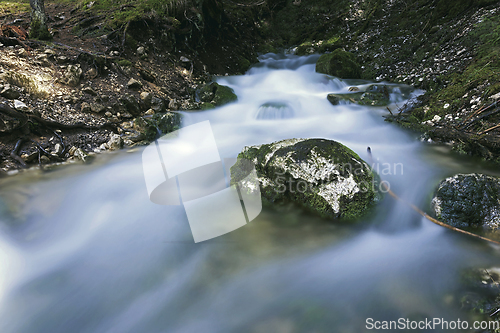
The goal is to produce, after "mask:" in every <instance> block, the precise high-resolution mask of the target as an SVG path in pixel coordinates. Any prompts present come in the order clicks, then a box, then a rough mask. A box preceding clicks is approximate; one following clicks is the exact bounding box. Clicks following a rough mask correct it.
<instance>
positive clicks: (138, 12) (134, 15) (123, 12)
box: [56, 0, 191, 29]
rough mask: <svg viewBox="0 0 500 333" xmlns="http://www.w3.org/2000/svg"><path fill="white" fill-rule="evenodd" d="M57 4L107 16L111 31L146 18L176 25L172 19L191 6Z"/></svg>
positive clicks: (183, 1)
mask: <svg viewBox="0 0 500 333" xmlns="http://www.w3.org/2000/svg"><path fill="white" fill-rule="evenodd" d="M56 2H63V3H68V2H69V3H74V4H76V6H77V7H78V8H80V9H81V10H84V11H90V12H92V13H94V14H95V15H106V16H107V17H108V18H109V19H108V20H107V25H108V26H109V27H110V28H111V29H115V28H118V27H120V26H123V25H124V24H126V23H127V22H130V21H137V20H140V19H143V18H145V17H148V18H171V21H173V22H174V23H175V22H176V21H177V20H176V19H173V18H172V17H175V16H176V15H177V14H178V13H180V12H183V11H184V9H186V8H187V7H188V6H190V5H191V2H190V1H189V0H79V1H74V0H56ZM177 22H178V21H177Z"/></svg>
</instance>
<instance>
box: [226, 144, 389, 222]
mask: <svg viewBox="0 0 500 333" xmlns="http://www.w3.org/2000/svg"><path fill="white" fill-rule="evenodd" d="M244 161H245V162H244ZM246 161H251V162H252V163H253V165H255V169H256V171H257V175H258V177H259V183H260V187H261V194H262V197H263V198H264V201H265V202H267V203H270V204H273V203H282V202H294V203H296V204H298V205H301V206H303V207H304V208H306V209H308V210H310V211H312V212H315V213H317V214H318V215H320V216H322V217H324V218H329V219H341V220H357V219H359V218H361V217H363V216H364V215H365V214H366V213H367V212H368V211H369V210H370V208H372V207H373V206H374V204H375V203H376V202H378V201H379V199H380V193H379V192H378V191H377V177H376V176H375V175H374V173H373V172H372V171H371V170H370V168H369V166H368V165H367V164H366V163H365V162H364V161H363V160H362V159H361V158H360V157H359V156H358V155H357V154H356V153H354V152H353V151H352V150H350V149H349V148H347V147H345V146H344V145H342V144H340V143H338V142H336V141H332V140H326V139H289V140H283V141H278V142H274V143H271V144H264V145H261V146H253V147H246V148H245V149H244V150H243V151H242V152H241V153H240V154H239V155H238V162H237V163H236V164H235V165H234V166H233V167H232V168H231V177H232V179H231V182H232V183H233V184H235V183H237V182H239V181H241V180H242V179H243V178H245V176H246V175H247V174H248V171H249V170H251V167H250V166H249V165H248V162H246ZM253 165H252V166H253Z"/></svg>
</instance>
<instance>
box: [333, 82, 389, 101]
mask: <svg viewBox="0 0 500 333" xmlns="http://www.w3.org/2000/svg"><path fill="white" fill-rule="evenodd" d="M391 90H392V89H391V88H390V87H388V86H386V85H375V84H373V85H370V86H368V88H366V90H365V91H359V89H357V90H354V89H353V90H352V91H353V92H351V93H346V94H328V96H327V99H328V100H329V101H330V103H332V104H333V105H338V104H340V102H341V101H344V102H347V103H354V104H359V105H368V106H387V105H389V104H390V96H389V94H390V92H391Z"/></svg>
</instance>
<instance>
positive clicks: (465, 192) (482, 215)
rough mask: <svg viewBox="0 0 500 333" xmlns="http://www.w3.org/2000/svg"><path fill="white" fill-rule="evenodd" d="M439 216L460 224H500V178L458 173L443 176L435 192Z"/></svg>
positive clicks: (483, 225)
mask: <svg viewBox="0 0 500 333" xmlns="http://www.w3.org/2000/svg"><path fill="white" fill-rule="evenodd" d="M432 207H433V209H434V212H435V214H436V217H437V218H438V219H439V220H441V221H442V222H445V223H448V224H450V225H452V226H454V227H457V228H467V227H484V228H486V229H498V228H499V226H500V178H498V177H491V176H486V175H482V174H476V173H473V174H468V175H464V174H458V175H455V176H453V177H449V178H446V179H445V180H443V181H442V182H441V183H440V184H439V186H438V188H437V190H436V193H435V194H434V198H433V199H432Z"/></svg>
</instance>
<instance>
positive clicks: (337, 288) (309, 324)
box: [0, 54, 498, 333]
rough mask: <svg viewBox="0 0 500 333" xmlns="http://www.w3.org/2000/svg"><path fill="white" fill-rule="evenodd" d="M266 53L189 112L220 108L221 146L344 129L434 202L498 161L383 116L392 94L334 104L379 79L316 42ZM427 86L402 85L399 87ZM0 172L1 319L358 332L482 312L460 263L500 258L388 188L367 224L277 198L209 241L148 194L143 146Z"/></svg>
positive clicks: (404, 93)
mask: <svg viewBox="0 0 500 333" xmlns="http://www.w3.org/2000/svg"><path fill="white" fill-rule="evenodd" d="M260 60H261V62H260V63H259V64H258V65H256V66H254V67H253V68H252V69H250V70H249V72H248V73H247V74H246V75H243V76H230V77H222V78H219V79H218V82H219V83H220V84H224V85H228V86H230V87H231V88H233V89H234V91H235V93H236V94H237V95H238V101H237V102H236V103H232V104H229V105H226V106H224V107H220V108H217V109H214V110H210V111H203V112H185V113H184V118H183V119H184V120H183V125H189V124H194V123H197V122H200V121H204V120H210V123H211V125H212V128H213V132H214V136H215V139H216V141H217V145H218V147H219V151H220V155H221V157H223V158H224V157H235V156H236V155H237V154H238V152H240V151H241V149H242V148H243V147H244V146H247V145H254V144H262V143H270V142H273V141H277V140H280V139H286V138H328V139H333V140H337V141H339V142H341V143H343V144H344V145H346V146H348V147H350V148H351V149H353V150H354V151H356V152H357V153H358V154H359V155H360V156H361V157H362V158H364V159H365V160H367V161H368V160H369V159H368V155H367V153H366V148H367V147H368V146H370V147H371V149H372V152H373V156H374V159H375V168H378V170H379V173H380V174H381V176H382V178H383V179H384V180H387V181H388V182H389V183H390V185H391V188H392V190H393V191H394V192H396V193H397V194H398V195H400V196H401V197H402V198H404V199H406V200H407V201H410V202H412V203H414V204H416V205H417V206H419V207H421V208H423V209H424V210H427V211H428V210H429V201H430V198H431V194H432V192H433V190H434V188H435V186H436V184H437V182H438V181H439V180H440V179H442V178H443V177H445V176H448V175H451V174H453V173H456V172H470V171H473V170H476V171H481V170H483V169H484V168H487V166H483V165H481V164H479V162H477V161H473V160H470V159H462V158H459V157H456V156H454V155H453V154H452V153H450V152H449V150H448V149H446V147H432V146H427V145H425V144H423V143H420V142H419V141H418V140H416V137H415V136H414V134H411V133H408V132H405V131H403V130H401V129H400V128H398V127H396V126H395V125H392V124H389V123H386V122H384V120H383V118H382V115H384V114H386V113H388V111H387V110H386V108H374V107H362V106H357V105H352V104H341V105H337V106H333V105H331V104H330V103H329V102H328V101H327V99H326V96H327V94H328V93H332V92H341V93H345V92H347V91H348V87H349V86H352V85H357V86H359V87H360V88H363V87H365V86H366V85H368V84H370V82H367V81H359V80H358V81H342V80H339V79H336V78H333V77H328V76H325V75H322V74H317V73H315V71H314V64H315V61H316V60H317V56H309V57H296V56H286V57H285V56H279V55H273V54H268V55H265V56H262V57H261V59H260ZM387 84H388V83H387ZM418 93H419V92H415V91H413V89H411V87H407V86H397V87H396V89H393V92H392V94H391V101H393V102H394V103H397V104H398V105H401V104H404V101H405V100H406V99H407V98H408V97H410V96H412V95H415V94H418ZM394 107H395V105H392V106H391V108H394ZM487 171H489V173H492V170H487ZM0 186H1V189H0V194H1V198H2V199H1V202H0V220H1V221H0V222H1V223H0V332H2V333H9V332H23V333H31V332H50V333H56V332H61V333H62V332H64V333H66V332H89V333H90V332H147V333H153V332H278V333H280V332H284V333H286V332H360V331H364V330H365V320H366V318H368V317H371V318H375V319H376V320H397V319H398V318H400V317H404V318H406V317H409V318H422V317H425V316H428V317H443V318H447V319H449V320H456V319H457V318H459V317H460V318H462V319H463V318H467V316H468V315H467V313H463V312H462V311H461V310H460V308H459V307H458V306H457V304H458V302H457V301H456V300H455V301H453V295H455V293H456V291H457V289H458V290H459V289H460V288H461V287H460V285H459V283H458V282H459V278H458V275H459V272H460V270H461V269H463V268H464V267H470V266H473V265H492V264H495V263H498V256H497V254H496V250H495V249H493V248H492V247H490V246H489V245H487V244H484V243H483V242H480V241H476V240H471V239H469V238H467V237H466V236H461V235H456V234H454V233H452V232H450V231H448V230H445V229H443V228H440V227H438V226H435V225H434V224H432V223H430V222H429V221H427V220H425V219H423V218H422V217H421V216H419V215H417V214H416V213H415V212H414V211H412V210H411V209H409V208H408V207H407V206H405V205H404V204H402V203H401V202H397V201H394V200H393V199H392V198H390V197H389V196H386V197H385V198H384V200H383V201H382V202H381V204H380V205H379V206H378V207H377V208H376V209H375V210H374V212H373V213H372V214H371V215H370V216H367V217H366V218H365V219H364V220H363V221H360V222H359V223H357V224H355V225H342V224H338V223H335V222H331V221H325V220H322V219H319V218H317V217H315V216H314V215H311V214H309V213H307V212H303V211H301V210H300V209H297V208H296V207H293V206H286V207H280V208H279V209H277V210H276V209H270V208H265V209H264V211H263V212H262V213H261V215H260V216H259V217H257V218H256V219H255V220H254V221H252V222H251V223H249V224H247V225H246V226H244V227H242V228H240V229H238V230H236V231H235V232H232V233H229V234H227V235H224V236H222V237H219V238H216V239H213V240H209V241H206V242H202V243H198V244H195V243H194V242H193V238H192V236H191V233H190V229H189V224H188V221H187V218H186V215H185V213H184V210H183V208H182V207H181V206H159V205H155V204H153V203H152V202H150V201H149V200H148V195H147V191H146V186H145V182H144V177H143V174H142V165H141V151H140V150H138V151H136V152H132V153H125V152H122V153H118V154H107V155H103V156H100V157H99V158H98V159H97V161H96V162H95V163H94V164H92V165H85V166H83V165H80V166H71V167H68V168H64V169H62V170H57V171H55V172H49V173H33V172H32V173H23V174H20V175H18V176H15V177H11V178H8V179H3V180H2V182H1V183H0ZM450 297H451V299H452V301H450Z"/></svg>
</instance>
